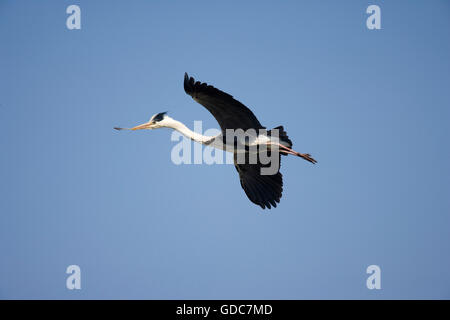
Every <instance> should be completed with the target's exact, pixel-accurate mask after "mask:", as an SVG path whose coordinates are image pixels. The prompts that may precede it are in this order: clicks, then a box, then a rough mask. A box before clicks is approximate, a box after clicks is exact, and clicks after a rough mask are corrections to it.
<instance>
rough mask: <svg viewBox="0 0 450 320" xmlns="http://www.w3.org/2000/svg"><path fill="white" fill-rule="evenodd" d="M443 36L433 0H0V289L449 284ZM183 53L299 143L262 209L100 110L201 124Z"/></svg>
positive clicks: (233, 177) (281, 290)
mask: <svg viewBox="0 0 450 320" xmlns="http://www.w3.org/2000/svg"><path fill="white" fill-rule="evenodd" d="M71 4H77V5H79V6H80V8H81V30H68V29H67V28H66V19H67V17H68V16H69V15H68V14H66V8H67V7H68V6H69V5H71ZM371 4H377V5H379V6H380V8H381V27H382V29H381V30H368V29H367V28H366V19H367V17H368V16H369V15H368V14H366V8H367V7H368V6H369V5H371ZM449 39H450V2H448V1H386V2H385V1H339V2H338V1H320V2H319V1H282V2H275V1H260V0H258V1H245V2H242V1H170V3H169V1H164V2H163V1H75V0H74V1H61V0H58V1H5V0H2V1H0V42H1V47H0V119H1V126H2V128H1V131H2V134H1V135H0V145H1V156H0V176H1V182H0V193H1V201H0V255H1V256H0V298H3V299H12V298H16V299H17V298H18V299H22V298H30V299H47V298H58V299H104V298H113V299H219V298H221V299H232V298H234V299H350V298H357V299H410V298H425V299H430V298H437V299H442V298H446V299H449V298H450V273H449V270H450V256H449V253H450V231H449V226H450V197H449V190H450V161H449V160H450V145H449V141H448V139H449V135H450V129H449V119H450V90H449V82H450V59H449V56H450V42H449V41H448V40H449ZM184 72H188V73H189V74H190V75H192V76H194V77H195V78H196V79H198V80H201V81H204V82H208V83H210V84H213V85H214V86H216V87H218V88H220V89H222V90H224V91H226V92H229V93H231V94H232V95H233V96H234V97H236V98H237V99H238V100H240V101H241V102H243V103H244V104H246V105H247V106H249V107H250V108H251V109H252V110H253V111H254V113H255V114H256V116H257V117H258V118H259V120H260V121H261V123H262V124H264V125H265V126H267V127H275V126H278V125H283V126H284V127H285V129H286V130H287V132H288V134H289V137H290V138H291V139H292V140H293V142H294V149H295V150H298V151H300V152H307V153H310V154H312V155H313V156H314V158H316V159H317V160H318V164H317V165H315V166H313V165H311V164H310V163H308V162H306V161H303V160H301V159H299V158H296V157H292V158H291V157H283V163H282V173H283V174H284V193H283V198H282V200H281V203H280V205H279V207H278V208H276V209H274V210H270V211H269V210H264V211H263V210H262V209H261V208H260V207H258V206H255V205H254V204H252V203H251V202H250V201H249V200H248V199H247V197H246V195H245V193H244V191H243V190H242V189H241V187H240V184H239V179H238V175H237V173H236V171H235V169H234V167H233V166H232V165H206V164H203V165H179V166H177V165H175V164H173V163H172V161H171V158H170V155H171V150H172V148H173V146H174V145H175V144H176V142H172V141H170V135H171V132H170V130H168V129H161V130H155V131H145V132H118V131H115V130H113V127H114V126H131V125H136V124H140V123H142V122H145V121H147V120H148V119H149V118H150V116H151V115H153V114H155V113H157V112H162V111H169V115H170V116H171V117H173V118H175V119H177V120H180V121H182V122H184V123H185V124H187V125H188V126H189V127H191V128H192V127H193V121H194V120H203V121H204V122H203V127H204V128H205V129H206V128H218V125H217V123H216V122H215V120H214V118H213V117H212V116H211V115H210V114H209V113H208V111H207V110H206V109H204V108H203V107H202V106H201V105H199V104H197V103H196V102H195V101H193V100H192V99H191V98H190V97H189V96H187V95H186V94H185V93H184V90H183V87H182V82H183V75H184ZM72 264H76V265H79V266H80V268H81V286H82V289H81V290H68V289H67V288H66V278H67V277H68V275H67V274H66V268H67V266H69V265H72ZM372 264H375V265H379V266H380V268H381V286H382V289H381V290H368V289H367V287H366V279H367V277H368V275H367V274H366V268H367V267H368V266H369V265H372Z"/></svg>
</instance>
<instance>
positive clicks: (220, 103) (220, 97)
mask: <svg viewBox="0 0 450 320" xmlns="http://www.w3.org/2000/svg"><path fill="white" fill-rule="evenodd" d="M184 91H186V93H187V94H189V95H190V96H191V97H192V98H193V99H194V100H195V101H197V102H198V103H200V104H201V105H202V106H204V107H205V108H206V109H208V111H209V112H211V113H212V115H213V116H214V118H216V120H217V122H218V123H219V125H220V128H221V129H222V132H223V133H224V134H225V130H226V129H234V130H236V129H243V130H244V131H245V130H248V129H256V130H258V129H263V128H264V127H263V126H262V125H261V123H259V121H258V119H257V118H256V117H255V115H254V114H253V112H251V110H250V109H249V108H247V107H246V106H244V105H243V104H242V103H240V102H239V101H237V100H235V99H234V98H233V97H232V96H231V95H229V94H228V93H225V92H223V91H221V90H219V89H216V88H214V87H213V86H210V85H208V84H207V83H201V82H200V81H197V82H196V81H195V80H194V78H192V77H189V76H188V74H187V73H185V74H184Z"/></svg>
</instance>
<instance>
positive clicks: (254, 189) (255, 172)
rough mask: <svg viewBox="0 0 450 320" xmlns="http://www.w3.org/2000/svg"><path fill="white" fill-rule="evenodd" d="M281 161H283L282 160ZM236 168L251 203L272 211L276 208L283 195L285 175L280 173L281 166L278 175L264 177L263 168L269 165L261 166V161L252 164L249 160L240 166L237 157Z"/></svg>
mask: <svg viewBox="0 0 450 320" xmlns="http://www.w3.org/2000/svg"><path fill="white" fill-rule="evenodd" d="M279 160H280V161H281V159H279ZM279 164H281V162H279ZM234 166H235V167H236V170H237V172H238V173H239V180H240V181H241V187H242V189H244V191H245V194H246V195H247V197H248V198H249V199H250V201H251V202H253V203H255V204H257V205H259V206H260V207H261V208H263V209H265V208H266V207H267V208H268V209H270V208H271V206H273V207H274V208H276V206H277V203H279V202H280V199H281V196H282V193H283V175H282V174H281V173H280V171H279V169H280V166H278V168H277V169H278V170H277V173H276V174H273V175H262V174H261V168H262V167H265V166H268V165H263V164H261V163H260V162H259V160H258V163H256V164H250V163H249V161H248V159H246V161H245V163H244V164H238V163H237V161H236V156H235V158H234Z"/></svg>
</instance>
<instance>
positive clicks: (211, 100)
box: [114, 73, 316, 209]
mask: <svg viewBox="0 0 450 320" xmlns="http://www.w3.org/2000/svg"><path fill="white" fill-rule="evenodd" d="M184 90H185V92H186V93H187V94H188V95H190V96H191V97H192V98H193V99H194V100H195V101H196V102H198V103H200V104H201V105H202V106H204V107H205V108H206V109H207V110H208V111H209V112H210V113H211V114H212V115H213V116H214V118H215V119H216V120H217V122H218V123H219V126H220V128H221V133H220V134H219V135H216V136H205V135H202V134H200V133H197V132H194V131H192V130H190V129H189V128H188V127H187V126H185V125H184V124H183V123H181V122H180V121H177V120H175V119H172V118H171V117H169V116H168V115H167V113H166V112H162V113H157V114H155V115H153V116H152V117H151V118H150V120H149V121H148V122H146V123H143V124H141V125H138V126H135V127H133V128H118V127H116V128H114V129H116V130H124V129H127V130H141V129H150V130H152V129H158V128H171V129H174V130H177V131H179V132H180V133H181V134H183V135H184V136H186V137H187V138H189V139H191V140H193V141H195V142H198V143H201V144H203V145H208V146H211V147H213V148H218V149H222V150H225V151H230V150H231V152H234V153H235V156H234V165H235V168H236V170H237V172H238V174H239V179H240V183H241V187H242V189H244V191H245V194H246V195H247V197H248V198H249V200H250V201H251V202H253V203H255V204H257V205H259V206H261V208H263V209H265V208H268V209H271V207H276V206H277V203H279V202H280V199H281V196H282V192H283V177H282V174H281V173H280V171H279V162H278V167H277V168H276V170H275V172H274V174H270V175H263V174H261V169H262V168H263V167H266V166H267V164H266V163H263V161H261V160H260V157H259V156H258V157H257V158H256V163H255V162H253V163H252V162H250V161H248V157H247V158H245V159H247V161H243V162H242V161H237V158H238V153H244V154H246V155H249V154H250V153H251V151H250V148H249V147H250V146H251V145H258V146H262V145H264V146H265V147H266V148H268V149H269V152H275V151H276V152H277V157H278V159H280V158H281V157H280V155H284V156H287V155H289V154H290V155H295V156H297V157H301V158H303V159H305V160H307V161H309V162H311V163H316V160H314V159H313V158H312V157H311V156H310V155H309V154H307V153H299V152H297V151H294V150H292V141H291V140H290V139H289V137H288V136H287V134H286V131H284V128H283V126H278V127H276V128H274V129H272V130H269V131H267V130H266V128H265V127H263V126H262V125H261V123H260V122H259V121H258V119H257V118H256V116H255V115H254V114H253V112H252V111H251V110H250V109H249V108H247V107H246V106H245V105H243V104H242V103H241V102H239V101H237V100H236V99H234V98H233V96H231V95H229V94H228V93H225V92H223V91H221V90H219V89H216V88H215V87H213V86H211V85H208V84H207V83H202V82H200V81H195V80H194V78H192V77H189V76H188V74H187V73H185V75H184ZM229 130H234V131H236V130H243V131H246V132H248V131H251V130H254V132H256V131H258V132H259V133H256V134H255V135H254V137H253V139H246V140H245V141H244V140H239V141H235V140H232V141H231V142H230V141H229V140H228V139H225V137H226V136H227V132H228V131H229ZM230 143H231V146H232V148H231V149H230V148H229V147H230ZM257 150H259V149H257ZM256 153H258V154H259V151H256Z"/></svg>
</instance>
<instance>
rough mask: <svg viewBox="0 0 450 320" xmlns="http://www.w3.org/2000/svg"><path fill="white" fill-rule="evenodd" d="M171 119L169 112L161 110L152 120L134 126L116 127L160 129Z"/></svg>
mask: <svg viewBox="0 0 450 320" xmlns="http://www.w3.org/2000/svg"><path fill="white" fill-rule="evenodd" d="M169 119H171V118H170V117H169V116H168V115H167V112H160V113H157V114H154V115H153V116H152V117H151V118H150V120H149V121H148V122H146V123H143V124H140V125H138V126H136V127H133V128H117V127H116V128H114V129H116V130H133V131H134V130H141V129H149V130H153V129H158V128H162V127H165V126H166V125H167V123H168V121H169Z"/></svg>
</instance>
